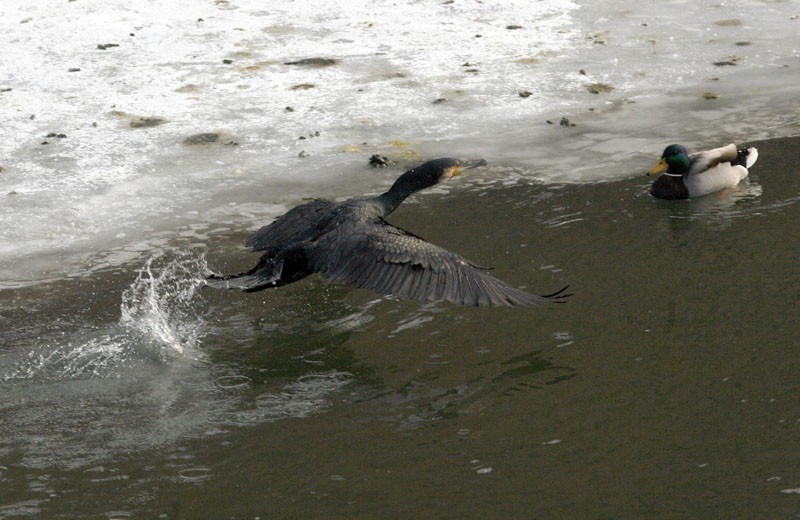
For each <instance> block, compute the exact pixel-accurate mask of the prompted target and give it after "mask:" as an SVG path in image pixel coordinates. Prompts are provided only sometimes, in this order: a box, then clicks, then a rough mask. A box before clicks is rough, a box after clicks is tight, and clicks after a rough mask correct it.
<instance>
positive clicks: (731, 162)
mask: <svg viewBox="0 0 800 520" xmlns="http://www.w3.org/2000/svg"><path fill="white" fill-rule="evenodd" d="M756 159H758V150H756V149H755V148H741V149H737V147H736V145H735V144H733V143H731V144H729V145H727V146H723V147H722V148H714V149H713V150H707V151H705V152H697V153H693V154H691V155H689V152H687V151H686V148H685V147H683V146H681V145H679V144H671V145H669V146H667V147H666V148H665V149H664V153H663V154H661V160H660V161H659V162H658V164H656V165H655V166H653V167H652V168H651V169H650V173H649V174H648V175H655V174H659V173H662V175H661V176H659V177H658V178H657V179H656V180H655V181H654V182H653V186H652V187H651V188H650V194H651V195H653V196H654V197H658V198H660V199H670V200H673V199H688V198H690V197H700V196H702V195H708V194H709V193H714V192H716V191H721V190H724V189H726V188H732V187H734V186H736V185H737V184H739V183H740V182H741V181H742V180H743V179H744V178H745V177H747V175H748V173H749V172H748V170H747V169H748V168H750V167H751V166H752V165H753V164H755V162H756Z"/></svg>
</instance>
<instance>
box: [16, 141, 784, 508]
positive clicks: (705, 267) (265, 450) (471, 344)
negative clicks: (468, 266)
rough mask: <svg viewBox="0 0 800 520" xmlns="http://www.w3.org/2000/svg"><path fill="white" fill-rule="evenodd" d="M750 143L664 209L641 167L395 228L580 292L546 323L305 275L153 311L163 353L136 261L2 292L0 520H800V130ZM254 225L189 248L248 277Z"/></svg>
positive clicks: (421, 209)
mask: <svg viewBox="0 0 800 520" xmlns="http://www.w3.org/2000/svg"><path fill="white" fill-rule="evenodd" d="M755 144H756V145H757V146H758V147H759V150H760V153H761V156H760V159H759V162H758V163H757V165H756V166H755V167H754V168H753V169H752V175H751V181H750V184H749V186H747V187H744V188H742V189H740V190H738V191H736V192H734V193H728V194H724V195H721V196H717V195H713V196H711V197H707V198H705V199H698V200H694V201H684V202H676V203H662V202H658V201H654V200H652V199H651V198H650V197H649V195H647V186H648V182H649V180H648V179H647V178H645V177H644V176H641V177H632V178H630V179H629V180H625V181H621V182H613V183H606V184H594V185H568V186H545V185H516V186H505V187H503V186H500V185H498V186H494V187H484V188H483V189H481V190H460V189H456V190H454V191H452V192H451V193H449V194H447V195H436V194H434V195H426V196H423V197H420V198H418V199H417V200H418V203H416V204H408V205H405V206H403V207H401V209H399V210H398V211H397V213H396V214H395V215H393V217H392V221H393V223H395V224H397V225H399V226H401V227H405V228H407V229H409V230H412V231H414V232H415V233H417V234H419V235H421V236H423V237H425V238H426V239H428V240H430V241H432V242H435V243H438V244H440V245H442V246H445V247H448V248H450V249H453V250H455V251H458V252H460V253H462V254H464V255H465V256H466V257H468V258H470V259H472V260H474V261H476V262H478V263H480V264H483V265H490V266H492V267H494V268H495V275H496V276H498V277H499V278H502V279H504V280H507V281H509V282H511V283H514V284H518V285H524V286H526V287H527V288H528V290H531V291H532V292H536V293H540V294H545V293H549V292H552V291H554V290H557V289H558V288H560V287H562V286H563V285H565V284H570V286H571V292H573V293H574V295H573V296H572V297H571V298H570V301H569V302H568V303H566V304H563V305H553V306H552V308H551V309H471V308H460V307H454V306H451V305H446V304H439V305H420V304H418V303H414V302H398V301H393V300H386V299H379V298H377V297H376V296H375V295H373V294H371V293H368V292H363V291H354V290H351V289H349V288H347V287H341V286H330V285H327V284H325V283H324V282H322V281H321V280H320V279H318V278H313V279H310V280H305V281H303V282H301V283H298V284H295V285H293V286H289V287H286V288H283V289H280V290H277V291H273V292H264V293H259V294H255V295H242V294H237V293H218V292H206V291H204V292H202V294H200V295H189V296H187V298H186V299H185V300H176V301H172V302H170V301H167V302H162V306H161V307H160V309H161V310H160V312H161V313H162V314H163V313H164V312H165V309H168V310H169V312H170V315H169V316H168V319H167V320H166V322H167V323H166V325H167V327H166V328H167V330H168V331H171V333H172V334H173V335H175V336H176V337H177V339H176V342H177V343H179V344H181V345H184V347H185V348H183V347H181V348H182V350H183V352H178V351H177V350H176V349H169V348H165V347H164V345H163V343H164V341H163V338H164V334H162V335H161V336H159V337H160V338H161V341H160V342H159V341H155V340H154V339H153V332H152V330H151V329H152V327H151V329H148V330H150V332H141V330H139V328H137V327H135V326H132V325H131V323H130V322H126V323H122V324H120V323H118V322H119V315H120V311H119V302H120V298H121V297H122V294H123V291H125V290H126V289H127V288H129V287H130V285H131V282H132V281H133V280H134V279H135V278H136V269H138V268H139V267H140V266H138V265H137V266H131V268H130V269H129V270H123V271H114V272H108V273H98V275H97V276H96V277H93V278H91V279H81V280H74V281H64V282H60V283H57V284H49V285H47V286H38V287H34V288H29V289H19V290H15V291H4V292H2V293H0V304H2V305H1V306H0V310H1V311H2V316H3V318H4V319H3V321H2V323H3V324H4V325H5V324H7V323H13V324H14V326H13V327H9V328H6V329H5V330H4V332H3V333H2V340H3V346H2V347H0V353H2V359H0V361H2V363H3V364H4V372H3V375H4V378H3V379H2V380H0V398H2V403H3V404H2V405H0V424H2V425H0V518H12V517H17V516H22V517H24V516H32V517H62V518H75V517H89V518H94V517H98V518H104V517H112V518H128V517H131V518H255V517H260V518H304V517H306V518H308V517H314V518H405V517H420V518H474V517H485V518H554V517H556V518H642V517H644V518H795V517H797V516H798V515H800V344H799V342H798V332H800V312H798V305H800V269H798V255H799V254H800V233H798V231H799V228H798V222H800V204H798V202H800V166H798V164H800V162H799V161H798V158H800V153H798V151H797V150H798V145H800V140H797V139H787V140H775V141H768V142H763V143H755ZM646 166H649V165H643V169H644V167H646ZM633 173H635V172H632V174H633ZM456 182H457V181H456ZM245 235H246V233H244V232H243V231H242V232H241V233H237V234H235V235H234V236H230V237H225V238H223V237H219V238H217V239H215V240H212V241H210V242H209V243H208V244H201V245H200V246H199V247H197V248H196V250H207V251H208V262H209V263H210V264H211V265H212V266H214V267H215V268H218V269H220V270H227V269H235V268H239V267H244V266H246V265H247V264H249V263H250V262H251V261H253V260H254V259H255V257H254V256H249V255H247V254H246V253H245V252H244V251H243V250H242V249H241V243H242V242H243V240H244V237H245ZM162 288H163V287H162ZM133 307H135V308H136V309H138V310H137V312H138V314H137V313H134V314H135V316H134V318H132V321H133V322H134V323H140V322H142V321H146V322H148V323H149V322H150V321H153V320H152V319H151V318H152V316H150V317H147V316H149V315H147V314H146V313H145V312H144V311H142V309H141V305H139V306H135V305H134V306H133ZM157 314H158V313H157ZM137 316H138V318H137ZM142 316H144V318H143V317H142ZM137 320H138V321H137ZM148 320H149V321H148ZM156 321H157V320H156ZM180 323H183V324H185V325H186V327H185V329H181V327H180ZM192 327H196V328H197V329H202V330H201V332H202V333H198V334H194V333H193V328H192ZM162 332H163V331H162ZM195 332H196V331H195ZM168 335H169V334H167V336H168ZM187 338H188V340H189V341H187ZM187 343H188V347H186V344H187ZM92 346H95V347H97V348H96V349H95V350H96V351H92V349H91V347H92ZM54 350H55V351H57V352H60V354H59V356H56V357H52V356H51V357H48V353H50V352H52V351H54ZM76 359H77V360H79V361H80V363H79V362H78V361H76Z"/></svg>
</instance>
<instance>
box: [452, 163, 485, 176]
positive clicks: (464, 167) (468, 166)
mask: <svg viewBox="0 0 800 520" xmlns="http://www.w3.org/2000/svg"><path fill="white" fill-rule="evenodd" d="M487 164H489V163H488V162H486V159H459V160H458V164H457V165H456V167H455V168H453V173H451V174H450V176H451V177H456V176H457V175H460V174H461V171H462V170H471V169H473V168H478V167H480V166H486V165H487Z"/></svg>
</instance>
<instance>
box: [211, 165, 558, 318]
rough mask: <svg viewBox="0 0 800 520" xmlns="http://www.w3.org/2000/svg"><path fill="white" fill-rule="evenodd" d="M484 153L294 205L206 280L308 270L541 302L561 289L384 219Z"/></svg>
mask: <svg viewBox="0 0 800 520" xmlns="http://www.w3.org/2000/svg"><path fill="white" fill-rule="evenodd" d="M484 164H486V161H483V160H480V161H461V160H456V159H434V160H432V161H428V162H426V163H425V164H422V165H421V166H418V167H416V168H413V169H411V170H408V171H407V172H405V173H404V174H403V175H401V176H400V177H399V178H398V179H397V181H395V183H394V184H393V185H392V187H391V188H390V189H389V191H387V192H386V193H383V194H382V195H379V196H377V197H367V198H356V199H350V200H346V201H344V202H331V201H328V200H323V199H316V200H313V201H311V202H308V203H306V204H303V205H301V206H297V207H295V208H293V209H291V210H289V212H287V213H286V214H284V215H283V216H281V217H278V219H277V220H275V221H274V222H272V223H271V224H268V225H266V226H264V227H262V228H261V229H259V230H258V231H256V232H255V234H254V235H252V236H251V237H250V238H249V239H248V240H247V245H248V246H249V247H251V248H252V249H253V251H263V256H262V257H261V260H260V261H259V262H258V263H257V264H256V265H255V267H253V268H252V269H250V270H249V271H247V272H243V273H239V274H234V275H216V274H212V275H210V276H209V277H208V279H207V284H208V285H209V286H211V287H215V288H221V289H226V288H227V289H241V290H243V291H245V292H254V291H260V290H262V289H270V288H273V287H280V286H282V285H286V284H289V283H292V282H295V281H297V280H300V279H301V278H305V277H306V276H308V275H310V274H313V273H322V274H323V275H325V276H326V277H327V278H328V280H330V281H333V282H344V283H348V284H350V285H353V286H355V287H360V288H364V289H371V290H373V291H376V292H379V293H382V294H388V295H393V296H396V297H398V298H408V299H414V300H422V301H438V300H447V301H450V302H453V303H457V304H462V305H476V306H477V305H493V306H500V305H542V304H543V303H546V302H548V301H560V300H563V298H565V297H566V296H567V295H566V294H564V289H566V287H565V288H564V289H561V290H560V291H558V292H555V293H553V294H550V295H546V296H536V295H533V294H529V293H527V292H525V291H523V290H521V289H517V288H516V287H513V286H511V285H509V284H507V283H505V282H502V281H500V280H498V279H497V278H494V277H493V276H491V275H489V274H488V273H486V271H485V270H484V269H483V268H481V267H478V266H477V265H476V264H474V263H472V262H470V261H469V260H467V259H465V258H464V257H462V256H461V255H459V254H457V253H453V252H450V251H447V250H446V249H443V248H441V247H439V246H436V245H434V244H431V243H430V242H426V241H425V240H423V239H421V238H419V237H418V236H416V235H413V234H411V233H409V232H407V231H404V230H402V229H400V228H397V227H395V226H392V225H391V224H389V223H388V222H386V220H385V217H387V216H388V215H389V214H391V213H392V211H394V210H395V208H397V206H399V205H400V203H402V202H403V201H404V200H405V199H406V198H407V197H408V196H409V195H411V194H413V193H416V192H418V191H420V190H423V189H425V188H429V187H431V186H434V185H436V184H438V183H440V182H443V181H445V180H447V179H449V178H451V177H454V176H456V175H458V174H459V173H460V172H461V171H462V170H466V169H470V168H475V167H478V166H482V165H484Z"/></svg>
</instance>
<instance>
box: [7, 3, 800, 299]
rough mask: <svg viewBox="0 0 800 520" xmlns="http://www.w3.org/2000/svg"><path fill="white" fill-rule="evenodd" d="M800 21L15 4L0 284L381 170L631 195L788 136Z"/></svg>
mask: <svg viewBox="0 0 800 520" xmlns="http://www.w3.org/2000/svg"><path fill="white" fill-rule="evenodd" d="M792 9H793V6H792V4H790V3H786V2H730V3H720V4H698V3H697V2H681V1H673V2H661V3H658V4H653V5H651V4H646V5H644V4H641V3H637V2H629V1H615V2H599V3H594V4H591V5H584V4H583V3H580V2H573V1H568V0H548V1H543V2H535V3H531V2H504V3H502V4H501V5H499V4H498V5H495V4H486V3H481V2H471V1H467V2H434V3H431V2H411V3H403V4H396V3H389V2H378V1H363V2H338V3H335V4H330V3H329V2H314V1H312V2H292V3H280V4H278V5H270V6H265V5H264V4H263V3H262V2H256V1H247V0H242V1H227V0H226V1H216V2H211V1H188V0H171V1H168V2H162V3H161V4H160V5H159V9H158V15H157V16H155V15H154V14H153V12H152V7H151V6H138V5H136V6H135V5H130V3H129V2H121V1H111V2H106V3H104V4H103V6H102V8H100V7H98V6H96V5H94V4H92V3H88V2H59V1H55V0H49V1H44V2H37V3H32V4H31V3H22V2H16V1H12V2H3V4H2V6H0V24H1V26H2V29H3V30H2V31H0V34H1V36H0V38H2V40H0V44H2V48H3V62H4V68H5V71H6V75H5V76H4V77H3V78H2V79H0V90H2V92H0V111H2V114H3V115H4V117H3V122H4V123H3V124H4V138H3V140H2V142H0V166H2V167H3V169H4V171H3V173H2V175H0V197H2V198H3V204H2V205H0V284H2V285H4V286H17V285H21V284H27V283H31V282H36V281H40V280H44V279H53V278H59V277H62V276H65V275H76V274H85V273H88V272H91V271H92V270H94V269H99V268H103V267H105V266H108V265H121V264H124V263H125V262H129V261H131V260H139V259H141V257H142V253H144V252H146V251H148V250H150V249H152V248H157V247H161V246H163V245H164V244H165V243H167V242H169V241H171V240H174V239H175V238H176V237H183V238H185V239H186V240H189V241H191V240H199V241H202V239H203V238H204V237H205V236H207V233H208V232H210V231H213V230H217V229H220V228H223V229H224V228H227V227H228V226H231V225H234V226H247V227H254V226H256V225H257V223H260V222H264V221H268V220H269V219H270V218H271V217H274V216H275V215H277V214H279V213H280V212H281V211H283V210H285V209H286V207H287V206H291V205H294V204H295V203H297V201H299V200H300V199H301V198H302V197H308V196H350V195H359V194H363V193H373V192H376V191H378V190H380V189H382V188H384V187H385V186H387V185H388V183H389V182H390V181H391V179H392V178H393V177H394V176H396V175H397V173H398V171H396V170H386V171H378V172H373V171H370V170H369V169H368V168H367V167H366V159H367V157H369V155H371V154H372V153H376V152H378V153H383V154H384V155H387V156H389V157H390V158H393V159H395V160H398V161H400V163H401V166H402V165H404V164H407V163H409V162H414V161H417V160H421V159H423V158H429V157H433V156H442V155H469V156H474V155H480V156H483V157H485V158H487V159H488V160H489V162H490V164H492V165H493V167H492V168H490V169H489V170H488V171H486V172H484V173H483V174H482V175H484V176H487V177H512V178H516V177H523V178H537V179H543V180H553V181H581V182H584V181H592V180H604V179H613V178H620V177H625V176H630V175H633V174H635V173H638V172H639V171H640V170H641V169H642V168H643V167H642V165H641V163H642V162H643V161H646V162H647V163H649V161H650V160H651V158H652V156H653V155H657V154H658V152H660V150H661V149H662V148H663V146H664V144H665V143H667V142H673V141H676V140H681V141H682V142H683V143H685V144H687V145H688V146H690V147H693V146H705V145H709V146H711V145H718V144H721V143H720V142H721V141H730V140H735V141H744V140H752V139H754V138H761V137H768V136H772V135H782V134H786V133H791V131H792V125H787V123H789V122H791V121H793V120H795V119H797V117H796V116H797V112H796V106H795V104H794V102H793V99H794V98H793V97H792V96H791V88H793V87H791V86H793V85H796V84H797V80H798V72H797V69H798V60H797V55H798V49H799V48H800V43H799V42H798V37H797V34H798V31H797V27H798V23H799V22H798V20H797V19H796V14H797V13H795V12H794V11H793V10H792ZM304 60H305V61H304ZM308 60H311V61H308ZM286 63H296V64H294V65H287V64H286ZM715 63H716V64H717V65H714V64H715ZM607 87H610V88H611V90H609V89H608V88H607ZM592 92H600V93H592ZM704 93H710V94H713V95H714V96H719V97H718V98H717V99H704V98H703V94H704ZM565 116H566V117H567V119H569V121H570V122H571V123H574V124H575V125H576V126H574V127H571V126H561V125H560V124H559V123H560V122H561V118H562V117H565ZM546 121H550V122H551V123H552V124H548V123H547V122H546ZM794 129H795V130H794V131H796V126H794ZM198 134H209V135H205V137H202V136H201V137H200V138H196V139H194V141H190V142H189V143H194V144H187V141H186V139H187V138H191V137H192V136H196V135H198ZM48 135H50V136H51V137H47V136H48ZM210 135H213V136H211V137H210ZM301 137H304V139H300V138H301ZM45 142H47V144H43V143H45ZM364 143H366V144H364ZM301 152H302V153H303V154H304V155H305V154H307V157H305V158H301V157H299V155H300V154H301Z"/></svg>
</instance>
